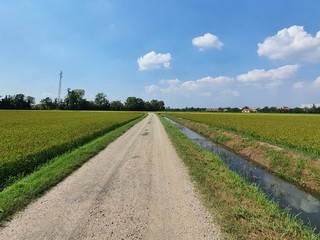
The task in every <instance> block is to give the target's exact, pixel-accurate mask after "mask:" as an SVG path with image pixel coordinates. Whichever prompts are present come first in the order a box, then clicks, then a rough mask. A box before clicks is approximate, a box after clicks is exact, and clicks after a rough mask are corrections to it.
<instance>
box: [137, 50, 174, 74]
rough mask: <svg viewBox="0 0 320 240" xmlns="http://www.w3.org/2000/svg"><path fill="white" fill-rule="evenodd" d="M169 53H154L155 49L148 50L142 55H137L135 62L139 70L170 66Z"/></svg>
mask: <svg viewBox="0 0 320 240" xmlns="http://www.w3.org/2000/svg"><path fill="white" fill-rule="evenodd" d="M170 60H171V54H170V53H165V54H162V53H156V52H155V51H152V52H149V53H147V54H145V55H144V56H142V57H139V58H138V60H137V63H138V65H139V70H140V71H144V70H153V69H159V68H161V67H164V68H169V67H170Z"/></svg>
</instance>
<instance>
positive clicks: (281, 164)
mask: <svg viewBox="0 0 320 240" xmlns="http://www.w3.org/2000/svg"><path fill="white" fill-rule="evenodd" d="M170 118H172V119H173V120H175V121H176V122H178V123H180V124H182V125H184V126H186V127H188V128H190V129H192V130H193V131H195V132H197V133H199V134H200V135H202V136H205V137H206V138H208V139H210V140H212V141H213V142H215V143H218V144H221V145H223V146H224V147H226V148H228V149H230V150H232V151H234V152H236V153H237V154H239V155H242V156H244V157H245V158H246V159H248V160H250V161H252V162H254V163H255V164H257V165H259V166H260V167H262V168H264V169H266V170H267V171H269V172H272V173H273V174H275V175H277V176H279V177H280V178H282V179H284V180H285V181H287V182H291V183H293V184H295V185H296V186H298V187H300V188H301V189H304V190H305V191H307V192H309V193H311V194H313V195H314V196H316V197H319V196H320V174H319V173H320V161H319V160H318V159H315V158H313V157H310V156H309V155H307V154H305V153H303V152H300V151H297V150H295V149H289V148H283V147H278V146H276V145H271V144H269V143H265V142H261V141H259V140H258V139H255V138H254V137H250V136H247V135H244V134H240V133H235V132H228V131H226V130H224V129H220V128H215V127H212V126H209V125H206V124H203V123H196V122H193V121H190V120H187V119H183V118H177V117H172V116H170Z"/></svg>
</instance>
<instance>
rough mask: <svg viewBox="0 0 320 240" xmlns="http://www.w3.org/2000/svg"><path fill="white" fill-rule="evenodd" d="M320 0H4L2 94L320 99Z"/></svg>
mask: <svg viewBox="0 0 320 240" xmlns="http://www.w3.org/2000/svg"><path fill="white" fill-rule="evenodd" d="M319 10H320V1H319V0H306V1H295V0H294V1H293V0H291V1H287V0H281V1H279V0H277V1H275V0H259V1H253V0H250V1H249V0H242V1H234V0H233V1H231V0H197V1H185V0H162V1H154V0H149V1H142V0H135V1H132V0H110V1H109V0H87V1H85V0H68V1H65V0H55V1H47V0H41V1H40V0H38V1H36V0H33V1H32V0H20V1H19V0H2V1H1V2H0V95H2V96H4V95H7V94H8V95H14V94H17V93H24V94H26V95H31V96H33V97H35V98H36V101H37V102H39V101H40V99H42V98H45V97H47V96H49V97H52V98H55V97H57V93H58V82H59V72H60V70H62V71H63V73H64V76H63V81H62V97H64V96H65V95H66V89H67V88H71V89H77V88H80V89H84V90H85V91H86V95H85V97H86V98H87V99H89V100H92V99H94V96H95V94H96V93H98V92H103V93H105V94H106V95H107V97H108V99H109V100H110V101H112V100H121V101H122V102H124V101H125V99H126V98H127V97H129V96H135V97H140V98H142V99H144V100H146V101H147V100H151V99H158V100H163V101H164V102H165V104H166V106H170V107H172V108H175V107H181V108H183V107H227V106H230V107H243V106H246V105H247V106H252V107H264V106H278V107H280V106H284V105H287V106H290V107H293V106H301V104H308V103H315V104H318V103H320V14H319Z"/></svg>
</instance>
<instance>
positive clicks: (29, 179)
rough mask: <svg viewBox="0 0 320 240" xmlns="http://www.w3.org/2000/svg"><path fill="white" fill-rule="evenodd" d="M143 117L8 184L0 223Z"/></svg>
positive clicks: (2, 197) (0, 200)
mask: <svg viewBox="0 0 320 240" xmlns="http://www.w3.org/2000/svg"><path fill="white" fill-rule="evenodd" d="M145 116H146V115H144V116H142V117H140V118H137V119H135V120H133V121H131V122H129V123H127V124H125V125H123V126H121V127H118V128H116V129H115V130H113V131H110V132H108V133H106V134H105V135H103V136H101V137H99V138H96V139H95V140H93V141H91V142H89V143H87V144H85V145H83V146H81V147H79V148H77V149H75V150H73V151H69V152H67V153H65V154H63V155H61V156H59V157H56V158H54V159H52V160H51V161H49V162H47V163H46V164H44V165H43V166H42V167H39V169H38V170H36V171H34V172H33V173H31V174H29V175H28V176H25V177H23V178H22V179H20V180H18V181H17V182H15V183H13V184H12V185H10V186H7V187H6V188H5V189H3V190H2V191H1V192H0V224H3V223H4V221H5V220H8V219H9V218H10V217H11V216H12V215H13V214H14V213H15V212H17V211H19V210H21V209H23V208H24V207H26V206H27V205H28V204H29V203H30V202H32V201H33V200H35V199H36V198H38V197H39V196H41V195H42V194H43V193H44V192H45V191H47V190H49V189H50V188H52V187H53V186H55V185H56V184H58V183H59V182H61V181H62V180H63V179H64V178H66V177H67V176H69V175H70V174H71V173H72V172H73V171H75V170H76V169H78V168H79V167H80V166H82V164H84V163H85V162H87V161H88V160H89V159H91V158H92V157H93V156H95V155H96V154H98V153H99V152H100V151H101V150H103V149H104V148H105V147H106V146H107V145H108V144H110V143H111V142H113V141H114V140H115V139H116V138H118V137H119V136H120V135H122V134H123V133H124V132H126V131H127V130H128V129H129V128H131V127H132V126H134V125H135V124H136V123H138V122H139V121H141V120H142V119H143V118H144V117H145Z"/></svg>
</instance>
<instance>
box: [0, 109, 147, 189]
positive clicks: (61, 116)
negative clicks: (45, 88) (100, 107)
mask: <svg viewBox="0 0 320 240" xmlns="http://www.w3.org/2000/svg"><path fill="white" fill-rule="evenodd" d="M142 115H143V113H139V112H89V111H79V112H78V111H77V112H73V111H11V110H3V111H0V183H1V184H0V185H3V184H4V183H5V182H6V181H7V180H8V179H9V178H11V177H13V176H17V175H19V174H23V173H28V172H31V171H33V170H34V169H35V168H37V167H38V166H40V165H41V164H43V163H45V162H47V161H48V160H50V159H52V158H54V157H56V156H58V155H60V154H63V153H65V152H67V151H70V150H72V149H74V148H76V147H79V146H81V145H83V144H85V143H87V142H89V141H90V140H93V139H95V138H97V137H99V136H101V135H103V134H105V133H107V132H108V131H111V130H113V129H115V128H117V127H119V126H121V125H124V124H125V123H128V122H130V121H132V120H134V119H136V118H138V117H141V116H142ZM0 188H1V186H0Z"/></svg>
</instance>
